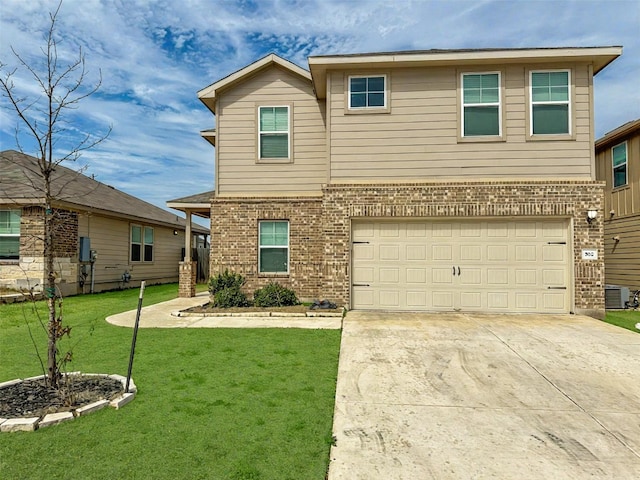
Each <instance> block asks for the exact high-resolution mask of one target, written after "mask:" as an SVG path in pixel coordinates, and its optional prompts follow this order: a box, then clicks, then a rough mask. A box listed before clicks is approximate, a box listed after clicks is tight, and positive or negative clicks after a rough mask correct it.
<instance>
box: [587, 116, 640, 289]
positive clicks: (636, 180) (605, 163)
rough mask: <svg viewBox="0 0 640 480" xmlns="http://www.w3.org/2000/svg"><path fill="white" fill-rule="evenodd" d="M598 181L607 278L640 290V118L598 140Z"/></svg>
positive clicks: (612, 283) (623, 285) (619, 284)
mask: <svg viewBox="0 0 640 480" xmlns="http://www.w3.org/2000/svg"><path fill="white" fill-rule="evenodd" d="M595 149H596V166H597V178H598V180H604V181H605V182H606V187H605V195H604V261H605V279H606V282H607V284H609V285H618V286H621V287H627V288H629V289H631V290H638V289H640V119H638V120H634V121H632V122H628V123H625V124H624V125H622V126H621V127H618V128H616V129H615V130H613V131H612V132H609V133H607V134H606V135H605V136H604V137H602V138H601V139H599V140H598V141H596V145H595Z"/></svg>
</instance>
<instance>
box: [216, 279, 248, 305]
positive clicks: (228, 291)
mask: <svg viewBox="0 0 640 480" xmlns="http://www.w3.org/2000/svg"><path fill="white" fill-rule="evenodd" d="M245 282H246V280H245V278H244V277H243V276H242V275H240V274H239V273H233V272H230V271H229V270H225V271H224V273H219V274H218V275H216V276H215V277H211V278H210V279H209V294H210V296H211V303H212V304H213V306H214V307H220V308H231V307H246V306H247V305H249V302H248V301H247V296H246V295H245V294H244V293H243V292H242V286H243V285H244V284H245Z"/></svg>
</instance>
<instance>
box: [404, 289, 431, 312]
mask: <svg viewBox="0 0 640 480" xmlns="http://www.w3.org/2000/svg"><path fill="white" fill-rule="evenodd" d="M427 306H428V305H427V292H426V291H425V290H418V291H408V292H407V307H410V308H416V309H421V308H426V307H427Z"/></svg>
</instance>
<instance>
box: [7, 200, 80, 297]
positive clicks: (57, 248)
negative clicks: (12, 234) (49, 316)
mask: <svg viewBox="0 0 640 480" xmlns="http://www.w3.org/2000/svg"><path fill="white" fill-rule="evenodd" d="M53 228H54V245H53V250H54V258H55V259H54V268H55V269H56V272H57V280H56V281H57V282H58V287H59V288H60V290H61V292H62V294H63V295H67V294H71V293H76V291H75V290H76V289H77V281H78V266H77V252H78V214H77V213H75V212H70V211H66V210H54V226H53ZM0 281H1V282H2V284H3V285H6V286H9V287H11V288H17V289H30V288H32V287H34V286H36V285H37V286H36V287H35V289H36V290H41V289H42V285H44V282H45V278H44V209H43V208H42V207H39V206H30V207H23V208H22V211H21V215H20V257H19V260H18V261H9V262H3V265H2V278H0Z"/></svg>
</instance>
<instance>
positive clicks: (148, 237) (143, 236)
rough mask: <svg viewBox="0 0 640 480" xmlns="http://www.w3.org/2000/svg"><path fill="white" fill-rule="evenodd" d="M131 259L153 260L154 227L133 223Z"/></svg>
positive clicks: (133, 260)
mask: <svg viewBox="0 0 640 480" xmlns="http://www.w3.org/2000/svg"><path fill="white" fill-rule="evenodd" d="M131 261H132V262H153V228H152V227H142V226H140V225H131Z"/></svg>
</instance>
